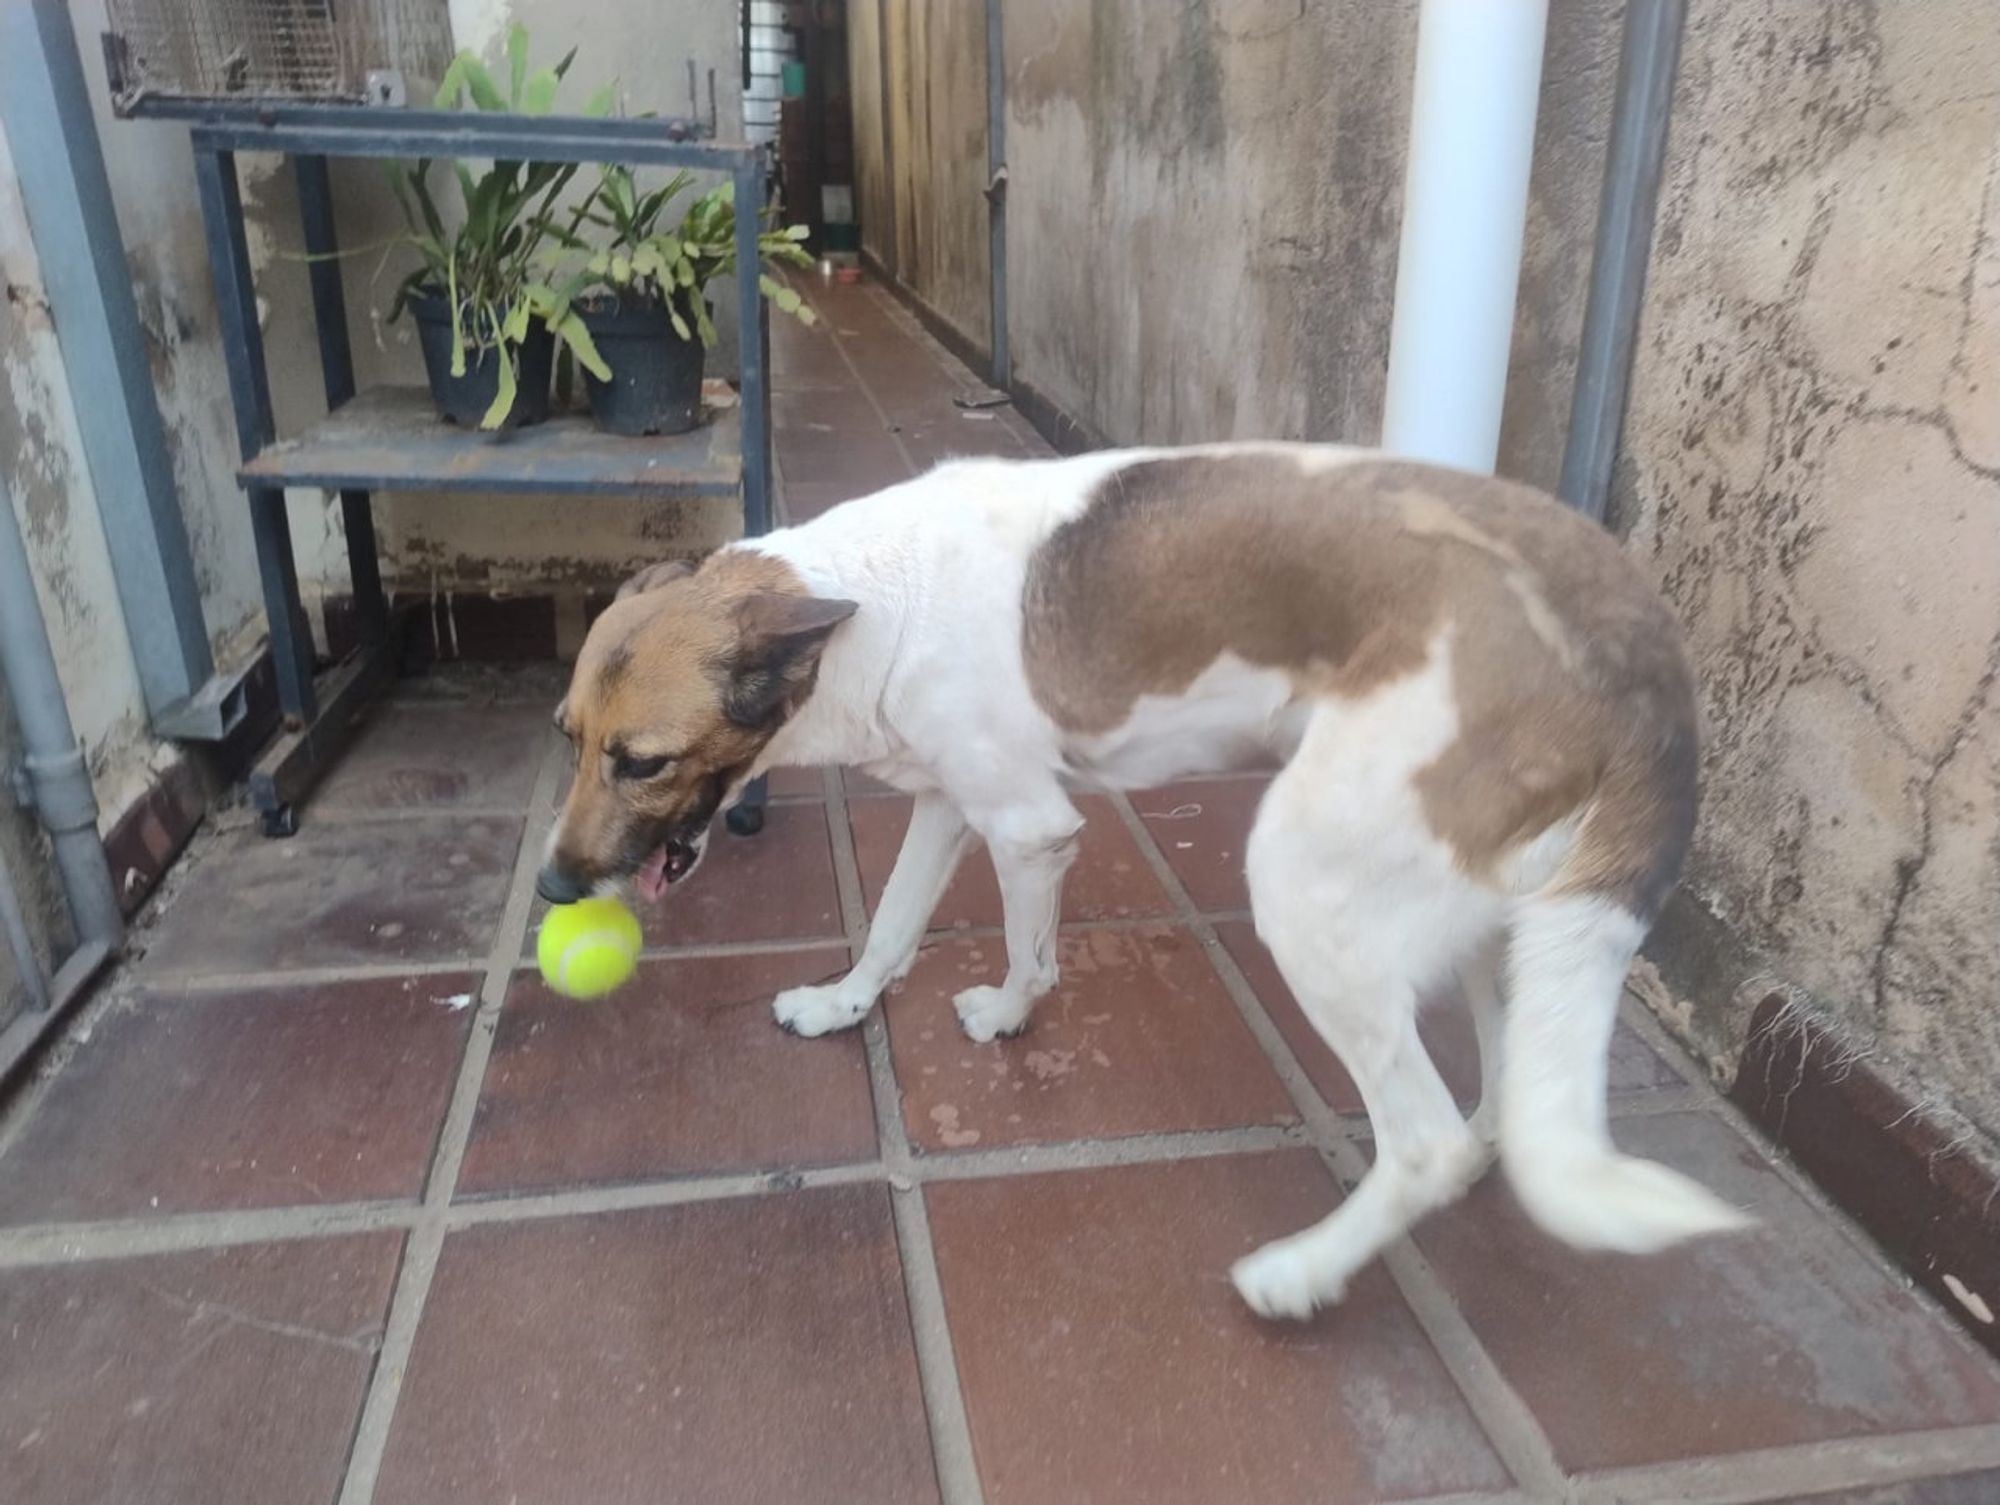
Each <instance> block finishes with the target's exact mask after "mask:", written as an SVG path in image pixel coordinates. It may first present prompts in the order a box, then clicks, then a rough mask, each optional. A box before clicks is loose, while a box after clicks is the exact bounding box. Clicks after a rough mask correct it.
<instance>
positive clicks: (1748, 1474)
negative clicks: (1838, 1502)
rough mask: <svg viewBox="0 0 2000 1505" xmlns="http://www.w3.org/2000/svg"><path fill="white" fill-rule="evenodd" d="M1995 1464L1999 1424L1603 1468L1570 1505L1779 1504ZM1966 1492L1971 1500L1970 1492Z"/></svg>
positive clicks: (1999, 1453)
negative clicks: (1646, 1504) (1652, 1503)
mask: <svg viewBox="0 0 2000 1505" xmlns="http://www.w3.org/2000/svg"><path fill="white" fill-rule="evenodd" d="M1995 1467H2000V1425H1994V1424H1991V1423H1988V1424H1986V1425H1983V1426H1970V1427H1958V1428H1953V1429H1949V1430H1943V1431H1936V1432H1901V1433H1892V1434H1890V1435H1887V1436H1881V1437H1842V1438H1836V1439H1835V1440H1833V1441H1831V1442H1814V1443H1799V1444H1797V1445H1795V1446H1791V1447H1781V1448H1763V1449H1759V1450H1757V1451H1755V1452H1749V1453H1732V1454H1728V1455H1725V1456H1723V1457H1719V1458H1688V1459H1682V1460H1677V1461H1675V1462H1672V1463H1660V1464H1650V1465H1643V1466H1640V1467H1635V1468H1620V1469H1610V1470H1607V1471H1605V1472H1603V1473H1599V1474H1591V1475H1587V1476H1585V1477H1584V1478H1581V1479H1578V1480H1577V1481H1576V1482H1575V1484H1574V1486H1573V1494H1572V1498H1573V1499H1574V1501H1575V1502H1576V1505H1642V1502H1648V1501H1658V1502H1661V1505H1667V1502H1672V1505H1756V1502H1769V1505H1783V1502H1785V1501H1797V1500H1800V1499H1803V1498H1804V1497H1805V1496H1807V1495H1815V1496H1817V1495H1818V1494H1819V1493H1820V1492H1821V1491H1830V1490H1849V1489H1867V1488H1870V1487H1873V1486H1885V1485H1896V1484H1907V1483H1921V1482H1926V1481H1932V1480H1948V1479H1950V1478H1951V1477H1953V1476H1954V1475H1958V1474H1963V1473H1966V1472H1968V1471H1972V1470H1981V1469H1988V1468H1995ZM1967 1498H1968V1499H1969V1498H1971V1497H1970V1496H1969V1495H1968V1496H1967Z"/></svg>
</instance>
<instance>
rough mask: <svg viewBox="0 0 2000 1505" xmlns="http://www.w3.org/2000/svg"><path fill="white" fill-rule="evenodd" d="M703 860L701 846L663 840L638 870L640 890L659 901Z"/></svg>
mask: <svg viewBox="0 0 2000 1505" xmlns="http://www.w3.org/2000/svg"><path fill="white" fill-rule="evenodd" d="M700 861H701V848H700V847H697V846H690V845H689V844H688V843H687V842H684V841H667V842H662V843H661V844H660V845H659V846H658V847H655V848H654V849H653V855H652V856H650V857H648V858H647V859H646V862H645V866H643V867H641V868H640V869H639V872H638V876H637V882H638V884H639V892H640V893H642V894H644V895H645V896H646V898H647V899H648V900H649V901H652V902H655V903H657V902H658V901H659V900H660V899H662V898H664V897H666V892H667V890H668V889H669V888H671V887H672V886H673V885H674V884H676V883H678V882H680V881H681V879H683V878H685V877H686V876H687V875H688V874H689V873H691V872H693V871H694V870H695V865H696V864H697V863H699V862H700Z"/></svg>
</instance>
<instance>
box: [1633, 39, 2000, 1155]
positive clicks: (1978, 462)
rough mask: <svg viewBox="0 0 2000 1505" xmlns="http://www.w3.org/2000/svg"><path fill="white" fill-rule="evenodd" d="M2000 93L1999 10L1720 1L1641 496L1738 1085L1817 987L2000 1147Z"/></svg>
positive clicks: (1643, 360) (1663, 312)
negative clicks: (1778, 1009) (1681, 650)
mask: <svg viewBox="0 0 2000 1505" xmlns="http://www.w3.org/2000/svg"><path fill="white" fill-rule="evenodd" d="M1996 80H2000V8H1996V7H1995V6H1993V5H1992V4H1991V0H1925V3H1923V4H1884V5H1834V6H1828V5H1821V4H1816V3H1810V0H1784V3H1780V4H1775V5H1763V6H1755V7H1751V6H1741V5H1736V4H1732V3H1729V0H1697V3H1696V4H1695V5H1694V6H1693V11H1692V20H1691V28H1690V31H1689V34H1688V38H1687V47H1686V57H1685V62H1684V65H1683V71H1682V78H1681V85H1680V90H1679V94H1678V96H1677V98H1676V100H1675V115H1674V124H1673V138H1672V146H1671V158H1670V164H1669V177H1668V181H1667V187H1666V192H1665V197H1664V201H1663V203H1662V206H1661V214H1660V223H1659V230H1658V241H1657V244H1656V251H1655V256H1654V261H1653V267H1652V274H1651V282H1650V286H1649V290H1648V299H1647V306H1646V313H1645V321H1644V326H1643V345H1642V348H1641V352H1640V356H1639V361H1638V369H1637V372H1636V385H1635V390H1634V397H1633V408H1632V413H1631V418H1630V421H1629V423H1628V426H1627V436H1626V445H1625V454H1624V460H1623V467H1622V471H1621V477H1620V484H1619V487H1618V496H1617V507H1618V520H1619V522H1620V525H1621V526H1622V527H1623V528H1624V529H1626V530H1628V531H1629V535H1630V539H1631V544H1632V547H1633V550H1634V552H1635V553H1636V554H1637V555H1638V556H1639V557H1640V558H1641V559H1643V560H1644V561H1646V564H1647V567H1648V568H1649V569H1650V570H1651V571H1652V572H1653V574H1654V575H1655V577H1656V578H1657V579H1658V580H1659V581H1660V582H1661V584H1662V586H1663V587H1664V588H1665V590H1666V592H1667V594H1668V595H1669V596H1670V597H1671V598H1672V600H1673V601H1674V603H1675V605H1676V606H1677V607H1678V608H1679V611H1680V614H1681V617H1682V619H1683V620H1684V621H1685V622H1686V623H1687V625H1688V628H1689V630H1690V632H1691V634H1692V637H1693V641H1694V645H1695V650H1696V653H1697V655H1698V658H1699V663H1700V670H1701V678H1702V684H1703V689H1704V692H1705V698H1706V706H1707V713H1708V719H1709V728H1710V730H1709V748H1708V756H1707V766H1706V799H1707V807H1706V813H1705V816H1704V820H1703V824H1702V828H1701V834H1700V841H1699V846H1698V848H1697V851H1696V855H1695V860H1694V865H1693V870H1692V872H1691V874H1690V877H1689V879H1688V881H1687V883H1686V884H1685V885H1684V902H1686V903H1687V904H1689V905H1692V906H1698V908H1699V911H1700V913H1699V915H1697V916H1695V917H1694V920H1693V922H1691V923H1689V924H1688V925H1687V926H1686V927H1685V928H1686V930H1687V934H1688V937H1689V939H1690V941H1694V942H1697V943H1698V946H1686V947H1670V948H1668V949H1669V954H1663V955H1662V958H1661V962H1662V966H1663V967H1664V968H1665V969H1666V971H1667V973H1668V976H1667V979H1666V986H1665V987H1663V989H1662V990H1661V991H1662V1001H1663V1003H1664V1004H1665V1005H1666V1006H1667V1007H1668V1008H1670V1009H1674V1010H1677V1011H1680V1012H1681V1013H1682V1014H1683V1015H1684V1027H1685V1028H1686V1029H1688V1031H1689V1032H1690V1033H1691V1035H1692V1036H1693V1037H1694V1038H1696V1039H1697V1040H1698V1041H1699V1042H1700V1043H1701V1044H1702V1045H1703V1046H1705V1047H1706V1048H1707V1049H1709V1050H1710V1051H1711V1052H1712V1053H1714V1054H1715V1055H1716V1056H1717V1057H1718V1058H1720V1059H1721V1060H1723V1061H1725V1062H1726V1061H1727V1060H1729V1059H1730V1058H1732V1056H1733V1054H1734V1052H1735V1049H1736V1047H1737V1045H1738V1043H1739V1036H1740V1032H1741V1029H1742V1024H1743V1019H1744V1014H1745V1010H1746V1008H1747V1006H1748V1005H1750V1004H1752V1003H1754V1002H1756V1001H1757V999H1758V998H1760V997H1762V996H1764V995H1765V994H1767V993H1768V992H1769V991H1770V990H1771V986H1772V984H1773V982H1774V981H1776V982H1782V983H1786V984H1791V985H1797V986H1799V987H1801V988H1803V989H1804V990H1806V991H1807V992H1808V993H1809V994H1810V997H1811V999H1812V1000H1813V1001H1814V1002H1815V1004H1816V1005H1817V1006H1819V1007H1821V1008H1824V1009H1826V1010H1830V1011H1831V1012H1832V1013H1833V1014H1834V1015H1835V1016H1837V1018H1838V1019H1839V1020H1840V1021H1841V1022H1842V1023H1843V1024H1844V1025H1845V1026H1846V1028H1847V1031H1848V1033H1849V1035H1850V1037H1851V1040H1852V1042H1853V1044H1854V1046H1855V1048H1856V1049H1858V1050H1862V1051H1867V1052H1871V1053H1874V1054H1875V1055H1876V1056H1877V1057H1878V1058H1879V1060H1880V1062H1881V1064H1882V1065H1883V1066H1884V1067H1885V1068H1888V1069H1889V1070H1891V1072H1892V1074H1895V1073H1898V1072H1899V1073H1900V1074H1901V1075H1902V1076H1903V1077H1904V1079H1905V1081H1906V1083H1907V1084H1910V1085H1914V1086H1916V1087H1917V1088H1918V1089H1920V1090H1921V1091H1922V1092H1923V1093H1925V1094H1926V1095H1932V1096H1935V1097H1936V1098H1937V1099H1940V1100H1942V1101H1943V1102H1945V1103H1947V1104H1950V1105H1953V1106H1955V1107H1956V1108H1958V1109H1959V1110H1961V1111H1962V1112H1963V1113H1964V1114H1965V1115H1966V1116H1967V1117H1968V1118H1969V1119H1970V1120H1971V1121H1972V1124H1973V1125H1974V1126H1976V1127H1977V1128H1978V1129H1980V1130H1983V1131H1984V1133H1985V1134H1986V1135H1988V1136H1992V1137H1993V1138H1996V1139H2000V1010H1996V1008H1995V1006H1994V1001H1995V999H1996V997H2000V811H1996V806H2000V707H1996V701H1995V692H1994V682H1995V671H1996V666H2000V92H1996V89H1995V81H1996ZM1704 921H1705V922H1707V923H1703V922H1704ZM1718 929H1719V930H1720V931H1722V932H1723V933H1725V934H1726V935H1727V936H1729V937H1731V938H1733V940H1734V941H1735V942H1737V943H1740V944H1741V946H1742V948H1743V950H1742V952H1741V954H1740V955H1735V956H1731V957H1728V958H1727V959H1726V960H1725V961H1724V963H1723V964H1722V965H1720V966H1718V965H1717V964H1716V962H1715V960H1714V958H1713V955H1711V956H1710V957H1709V958H1708V959H1707V961H1706V966H1705V970H1706V972H1707V973H1708V980H1707V982H1706V985H1705V986H1702V987H1699V988H1694V987H1691V986H1690V985H1689V983H1690V979H1691V978H1693V977H1694V976H1696V975H1697V972H1698V970H1704V969H1702V968H1698V966H1697V962H1699V961H1700V960H1701V959H1700V958H1696V957H1692V956H1690V955H1688V954H1685V953H1686V952H1688V951H1690V950H1694V949H1699V950H1701V951H1703V952H1708V953H1714V952H1715V951H1716V950H1717V949H1718V948H1717V947H1716V946H1715V945H1714V943H1713V940H1712V939H1710V940H1701V939H1700V938H1701V937H1702V936H1704V935H1707V936H1709V937H1713V936H1714V935H1715V934H1716V932H1717V930H1718ZM1723 949H1724V950H1725V951H1726V950H1727V949H1728V948H1723Z"/></svg>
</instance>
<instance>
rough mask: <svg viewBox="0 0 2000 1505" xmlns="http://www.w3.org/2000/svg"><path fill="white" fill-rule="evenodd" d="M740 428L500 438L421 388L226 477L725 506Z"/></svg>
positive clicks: (547, 432) (368, 402) (366, 401)
mask: <svg viewBox="0 0 2000 1505" xmlns="http://www.w3.org/2000/svg"><path fill="white" fill-rule="evenodd" d="M742 435H743V421H742V413H741V410H740V409H738V408H735V407H721V408H713V409H710V411H709V415H708V418H707V420H706V421H705V422H704V423H703V424H702V425H701V426H700V427H699V428H696V429H692V430H690V431H689V432H688V433H685V434H668V435H662V436H660V437H657V438H647V439H628V438H620V437H618V436H617V435H614V434H605V433H601V432H599V431H598V430H597V429H595V428H593V427H592V426H591V422H590V419H589V418H588V417H586V416H574V417H571V416H563V417H555V418H550V419H549V420H548V421H547V422H544V423H537V424H532V425H530V426H529V427H527V428H522V429H514V430H510V431H508V432H504V433H497V434H495V433H482V432H481V431H479V430H478V429H467V428H460V427H458V426H456V425H454V424H449V423H445V422H443V421H442V420H440V419H439V418H438V416H437V409H436V407H435V406H434V405H433V404H432V402H431V396H430V393H429V391H428V390H427V389H425V388H423V387H374V388H371V389H369V390H368V391H366V392H363V393H362V394H361V395H360V396H359V397H356V398H355V399H354V400H353V401H352V402H349V403H346V404H344V405H343V406H341V407H339V408H336V409H335V410H334V411H333V412H332V413H330V414H329V415H328V416H327V417H325V418H323V419H321V420H320V421H319V422H318V423H316V424H314V425H313V426H312V427H311V428H309V429H307V430H306V431H305V432H304V433H302V434H300V435H298V436H297V437H295V438H291V439H281V440H279V441H278V442H276V443H275V444H270V445H266V446H265V447H264V449H263V450H261V451H260V452H259V453H258V455H257V456H256V458H255V459H253V460H250V461H248V462H247V463H245V464H244V466H243V467H242V469H240V470H239V471H237V479H238V480H240V481H241V482H242V483H243V484H244V485H245V486H324V487H326V488H327V489H328V490H331V491H341V490H361V491H411V490H421V491H489V492H498V491H516V492H534V493H537V494H541V495H549V496H673V497H718V496H719V497H730V498H732V499H733V498H734V497H736V496H737V495H738V494H739V492H740V489H741V487H742V484H743V447H742Z"/></svg>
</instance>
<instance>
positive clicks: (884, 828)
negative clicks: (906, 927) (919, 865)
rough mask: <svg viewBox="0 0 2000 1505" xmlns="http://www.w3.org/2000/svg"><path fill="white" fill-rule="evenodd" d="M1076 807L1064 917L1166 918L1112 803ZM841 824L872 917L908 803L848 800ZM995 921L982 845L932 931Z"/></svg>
mask: <svg viewBox="0 0 2000 1505" xmlns="http://www.w3.org/2000/svg"><path fill="white" fill-rule="evenodd" d="M1076 805H1077V809H1078V810H1079V811H1080V812H1081V813H1082V815H1083V817H1084V822H1085V824H1084V827H1083V836H1082V839H1081V841H1080V843H1079V850H1078V853H1077V859H1076V862H1075V864H1074V865H1073V866H1072V867H1071V868H1070V870H1069V876H1068V877H1067V879H1065V881H1064V883H1063V907H1062V915H1063V918H1064V919H1065V920H1124V919H1152V918H1157V917H1159V916H1161V915H1165V914H1169V913H1171V912H1172V909H1173V903H1172V901H1171V900H1170V899H1168V897H1167V892H1166V890H1165V889H1163V888H1161V887H1160V883H1159V880H1158V879H1157V878H1155V877H1154V876H1153V871H1152V869H1151V868H1149V867H1147V866H1146V859H1145V858H1144V857H1143V856H1141V855H1140V853H1139V848H1138V847H1137V845H1136V844H1135V843H1134V842H1133V840H1132V835H1131V833H1130V832H1129V831H1127V830H1126V829H1125V824H1124V822H1123V821H1121V820H1119V818H1118V812H1117V810H1116V809H1115V808H1113V806H1112V804H1111V801H1110V800H1109V799H1106V798H1105V797H1103V796H1101V795H1085V796H1083V797H1082V798H1080V799H1078V800H1077V802H1076ZM847 820H848V825H849V826H850V827H851V828H852V830H853V832H854V856H855V860H856V862H858V863H859V864H860V867H861V886H862V888H863V889H864V890H865V891H866V893H867V896H868V912H869V913H870V914H871V915H872V914H873V913H874V912H875V905H876V903H877V902H878V901H879V900H880V899H881V897H882V888H883V885H885V884H886V883H887V882H888V881H889V871H890V869H891V868H893V867H894V866H895V865H896V853H897V852H898V851H900V850H901V849H902V845H903V832H904V830H905V829H906V828H907V827H908V826H909V823H910V802H909V801H908V800H907V799H901V798H896V799H872V798H869V799H857V800H853V801H851V802H850V803H849V805H848V807H847ZM1001 919H1002V916H1001V907H1000V883H999V880H998V879H997V878H995V877H994V876H993V859H992V857H991V856H990V855H989V854H988V853H987V851H986V849H985V847H984V846H983V845H982V846H980V847H977V848H976V849H975V850H973V851H971V852H968V853H966V855H965V860H964V861H963V862H961V863H960V864H959V867H958V876H957V877H956V878H954V879H953V880H952V884H951V887H950V888H948V889H947V890H945V895H944V898H943V900H942V901H940V903H939V904H938V907H937V911H936V913H934V914H933V915H932V916H931V928H932V929H935V930H944V929H948V928H950V927H952V926H957V925H998V924H1000V923H1001Z"/></svg>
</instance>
